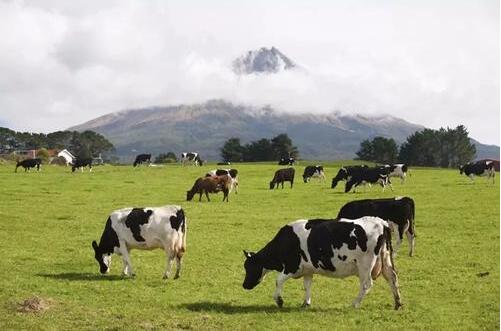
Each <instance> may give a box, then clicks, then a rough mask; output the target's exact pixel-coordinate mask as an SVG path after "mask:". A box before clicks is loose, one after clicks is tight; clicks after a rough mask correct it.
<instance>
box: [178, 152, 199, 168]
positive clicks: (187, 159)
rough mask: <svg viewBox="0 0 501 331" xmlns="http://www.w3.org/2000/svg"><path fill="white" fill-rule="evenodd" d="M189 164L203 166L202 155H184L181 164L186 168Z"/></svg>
mask: <svg viewBox="0 0 501 331" xmlns="http://www.w3.org/2000/svg"><path fill="white" fill-rule="evenodd" d="M187 162H191V163H192V164H193V165H195V166H202V165H203V163H204V161H203V160H202V159H200V155H199V154H198V153H186V152H185V153H182V154H181V164H182V165H183V166H185V165H186V163H187Z"/></svg>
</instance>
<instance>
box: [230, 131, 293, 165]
mask: <svg viewBox="0 0 501 331" xmlns="http://www.w3.org/2000/svg"><path fill="white" fill-rule="evenodd" d="M298 156H299V152H298V148H297V147H296V146H294V145H293V144H292V140H291V138H289V136H288V135H287V134H285V133H282V134H279V135H277V136H276V137H273V138H271V139H267V138H262V139H259V140H255V141H251V142H249V143H247V144H245V145H242V144H241V142H240V138H230V139H228V140H227V141H226V142H225V143H224V145H223V147H222V148H221V157H222V159H223V161H224V162H258V161H276V160H279V159H280V158H282V157H294V158H297V157H298Z"/></svg>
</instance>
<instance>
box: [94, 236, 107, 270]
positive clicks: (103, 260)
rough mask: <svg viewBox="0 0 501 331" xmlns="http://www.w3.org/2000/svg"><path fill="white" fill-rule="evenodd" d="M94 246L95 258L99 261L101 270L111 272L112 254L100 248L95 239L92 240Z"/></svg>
mask: <svg viewBox="0 0 501 331" xmlns="http://www.w3.org/2000/svg"><path fill="white" fill-rule="evenodd" d="M92 248H94V258H95V259H96V261H97V263H99V271H100V272H101V273H102V274H105V273H107V272H109V271H110V265H111V254H109V253H104V252H103V251H102V250H101V249H99V246H98V244H97V242H96V241H95V240H94V241H93V242H92Z"/></svg>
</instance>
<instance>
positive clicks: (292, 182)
mask: <svg viewBox="0 0 501 331" xmlns="http://www.w3.org/2000/svg"><path fill="white" fill-rule="evenodd" d="M293 184H294V179H293V180H291V188H292V185H293Z"/></svg>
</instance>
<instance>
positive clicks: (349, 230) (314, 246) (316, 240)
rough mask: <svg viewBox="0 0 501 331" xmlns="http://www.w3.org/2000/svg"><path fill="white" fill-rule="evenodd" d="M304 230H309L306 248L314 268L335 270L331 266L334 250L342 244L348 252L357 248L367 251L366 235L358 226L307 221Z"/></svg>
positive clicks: (317, 220) (326, 221)
mask: <svg viewBox="0 0 501 331" xmlns="http://www.w3.org/2000/svg"><path fill="white" fill-rule="evenodd" d="M305 228H306V229H311V231H310V235H309V236H308V239H307V246H308V252H309V253H310V257H311V263H312V264H313V266H315V267H316V268H319V267H320V268H322V269H326V270H329V271H333V272H334V271H335V270H336V268H335V266H334V265H333V264H332V258H333V257H334V249H336V250H338V249H340V248H341V247H342V246H343V244H346V245H347V246H348V249H350V250H354V249H356V248H357V246H358V247H360V249H361V250H362V251H364V252H365V251H367V240H368V239H367V234H366V233H365V231H364V229H363V228H362V227H361V226H360V225H358V224H354V223H350V222H335V221H334V220H322V219H315V220H309V221H308V222H307V223H306V225H305Z"/></svg>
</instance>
